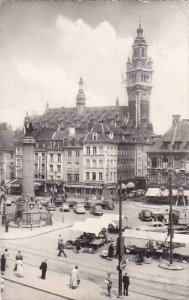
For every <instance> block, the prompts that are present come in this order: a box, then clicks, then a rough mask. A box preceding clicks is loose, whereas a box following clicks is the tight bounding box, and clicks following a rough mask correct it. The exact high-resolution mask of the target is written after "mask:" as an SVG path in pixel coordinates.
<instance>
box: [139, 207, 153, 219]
mask: <svg viewBox="0 0 189 300" xmlns="http://www.w3.org/2000/svg"><path fill="white" fill-rule="evenodd" d="M138 216H139V219H140V220H141V221H152V220H154V219H155V217H154V215H153V213H152V211H151V210H148V209H143V210H141V211H140V212H139V215H138Z"/></svg>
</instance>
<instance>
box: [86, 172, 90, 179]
mask: <svg viewBox="0 0 189 300" xmlns="http://www.w3.org/2000/svg"><path fill="white" fill-rule="evenodd" d="M86 180H90V173H89V172H86Z"/></svg>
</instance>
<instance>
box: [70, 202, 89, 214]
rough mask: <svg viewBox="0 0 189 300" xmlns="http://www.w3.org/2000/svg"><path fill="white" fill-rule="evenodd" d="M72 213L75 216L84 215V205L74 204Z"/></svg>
mask: <svg viewBox="0 0 189 300" xmlns="http://www.w3.org/2000/svg"><path fill="white" fill-rule="evenodd" d="M73 211H74V212H75V213H76V214H85V212H86V210H85V207H84V205H83V204H82V203H76V204H74V206H73Z"/></svg>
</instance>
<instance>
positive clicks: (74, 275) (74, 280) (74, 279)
mask: <svg viewBox="0 0 189 300" xmlns="http://www.w3.org/2000/svg"><path fill="white" fill-rule="evenodd" d="M70 284H71V286H72V288H73V289H75V288H76V287H77V286H78V284H79V271H78V266H75V268H73V270H72V272H71V274H70Z"/></svg>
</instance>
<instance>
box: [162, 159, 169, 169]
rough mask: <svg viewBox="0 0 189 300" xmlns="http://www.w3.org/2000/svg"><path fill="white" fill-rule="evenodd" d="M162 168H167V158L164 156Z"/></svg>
mask: <svg viewBox="0 0 189 300" xmlns="http://www.w3.org/2000/svg"><path fill="white" fill-rule="evenodd" d="M163 168H164V169H167V168H168V158H167V157H164V158H163Z"/></svg>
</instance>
